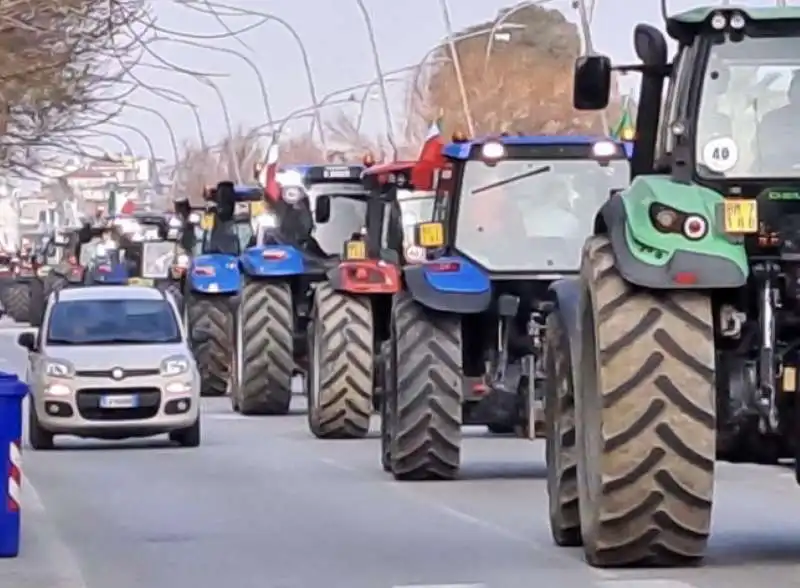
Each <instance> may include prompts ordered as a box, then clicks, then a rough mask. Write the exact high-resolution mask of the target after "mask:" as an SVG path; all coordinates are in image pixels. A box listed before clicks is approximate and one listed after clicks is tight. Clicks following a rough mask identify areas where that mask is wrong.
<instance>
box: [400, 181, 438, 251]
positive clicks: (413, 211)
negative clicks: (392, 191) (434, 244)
mask: <svg viewBox="0 0 800 588" xmlns="http://www.w3.org/2000/svg"><path fill="white" fill-rule="evenodd" d="M399 201H400V212H401V214H402V224H403V242H404V244H405V246H408V245H413V244H414V228H415V226H416V225H417V224H418V223H424V222H427V221H430V220H432V219H433V205H434V203H435V202H436V193H435V192H409V193H408V194H407V195H404V194H401V195H400V196H399Z"/></svg>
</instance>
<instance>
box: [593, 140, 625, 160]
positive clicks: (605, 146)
mask: <svg viewBox="0 0 800 588" xmlns="http://www.w3.org/2000/svg"><path fill="white" fill-rule="evenodd" d="M618 151H619V150H618V148H617V146H616V145H615V144H614V143H612V142H611V141H599V142H597V143H595V144H594V145H592V156H593V157H597V158H598V159H605V158H608V157H614V156H615V155H616V154H617V153H618Z"/></svg>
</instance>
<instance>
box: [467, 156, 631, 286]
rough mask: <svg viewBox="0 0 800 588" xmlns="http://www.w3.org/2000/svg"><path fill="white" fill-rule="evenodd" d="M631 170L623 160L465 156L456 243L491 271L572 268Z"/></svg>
mask: <svg viewBox="0 0 800 588" xmlns="http://www.w3.org/2000/svg"><path fill="white" fill-rule="evenodd" d="M629 173H630V172H629V166H628V162H627V161H626V160H615V161H612V162H611V163H610V164H609V165H605V166H602V165H600V164H598V163H597V162H596V161H594V160H552V161H546V160H540V159H537V160H520V159H508V160H503V161H500V162H498V163H497V164H496V165H494V166H489V165H486V164H485V163H484V162H482V161H468V162H467V164H466V166H465V169H464V173H463V178H462V181H461V192H460V198H459V204H458V220H457V223H456V235H455V246H456V248H457V249H458V250H459V251H461V252H462V253H464V254H465V255H467V256H469V257H471V258H472V259H474V260H475V261H476V262H477V263H479V264H480V265H482V266H484V267H485V268H487V269H489V270H492V271H501V272H512V271H542V272H547V271H575V270H577V268H578V267H579V263H580V251H581V248H582V247H583V242H584V240H585V238H586V236H587V235H589V234H590V233H591V231H592V228H593V223H594V217H595V215H596V213H597V211H598V210H599V209H600V207H601V206H602V204H603V202H604V201H605V200H607V199H608V197H609V193H610V191H611V190H614V189H620V188H624V187H625V186H627V185H628V182H629Z"/></svg>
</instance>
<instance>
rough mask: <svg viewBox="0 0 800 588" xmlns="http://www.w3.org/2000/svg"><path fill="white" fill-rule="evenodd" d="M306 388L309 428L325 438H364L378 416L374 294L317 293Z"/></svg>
mask: <svg viewBox="0 0 800 588" xmlns="http://www.w3.org/2000/svg"><path fill="white" fill-rule="evenodd" d="M308 348H309V352H310V361H309V368H308V378H307V385H306V390H307V394H308V426H309V428H310V429H311V432H312V433H313V434H314V436H315V437H318V438H319V439H361V438H363V437H366V435H367V433H368V432H369V421H370V417H371V416H372V408H373V406H372V394H373V386H374V383H375V382H374V370H375V365H374V362H375V349H374V332H373V323H372V304H371V302H370V299H369V297H366V296H351V295H349V294H344V293H341V292H337V291H335V290H334V289H333V288H331V287H330V286H329V285H328V284H326V283H321V284H319V285H318V286H317V287H316V289H315V291H314V302H313V307H312V314H311V323H310V324H309V344H308Z"/></svg>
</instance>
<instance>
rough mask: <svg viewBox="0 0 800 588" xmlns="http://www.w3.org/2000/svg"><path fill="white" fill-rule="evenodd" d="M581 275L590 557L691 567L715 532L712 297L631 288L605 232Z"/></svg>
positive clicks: (584, 482) (599, 562) (592, 244)
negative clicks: (588, 368)
mask: <svg viewBox="0 0 800 588" xmlns="http://www.w3.org/2000/svg"><path fill="white" fill-rule="evenodd" d="M581 283H582V286H583V288H584V290H583V292H582V298H581V303H580V307H579V313H580V314H579V316H584V314H583V313H584V312H585V311H588V312H589V313H590V315H589V316H591V318H592V321H593V323H594V343H595V345H594V349H595V354H594V358H592V359H591V361H593V362H594V364H595V365H596V369H597V384H598V385H597V390H596V392H594V393H592V392H590V391H588V390H586V389H585V388H584V389H582V393H581V395H580V403H581V405H582V407H580V408H579V413H580V415H581V422H582V428H583V429H584V431H585V433H584V437H583V438H582V445H581V450H582V452H581V453H582V454H581V460H580V461H581V464H582V467H584V468H585V470H586V472H589V471H590V469H593V470H594V472H592V473H593V475H592V479H591V480H590V479H589V477H588V476H586V475H584V476H583V477H582V479H581V480H580V484H581V490H582V492H581V499H580V508H581V523H582V526H583V541H584V550H585V553H586V556H587V560H588V562H589V563H590V564H591V565H594V566H600V567H607V566H620V565H648V566H649V565H689V564H693V563H696V562H697V561H699V560H700V559H701V558H702V556H703V554H704V552H705V548H706V544H707V540H708V536H709V531H710V524H711V508H712V498H713V486H714V460H715V447H716V425H715V420H716V407H715V388H714V380H715V373H714V370H715V348H714V328H713V318H712V309H711V303H710V300H709V298H708V296H707V294H705V293H703V292H696V291H690V290H660V291H653V290H644V289H641V288H637V287H635V286H633V285H631V284H629V283H628V282H626V281H625V280H624V279H623V278H622V277H621V275H620V274H619V271H618V270H617V269H616V267H615V258H614V254H613V251H612V248H611V244H610V242H609V240H608V239H607V238H606V237H604V236H598V237H594V238H591V239H589V240H588V241H587V244H586V246H585V247H584V251H583V261H582V264H581ZM584 330H585V331H590V326H588V327H587V328H585V329H584ZM590 336H591V335H590ZM587 355H588V354H587ZM587 361H590V360H589V359H588V357H586V358H582V363H586V362H587ZM584 369H585V366H584ZM589 394H593V397H592V398H588V395H589ZM586 433H591V435H592V437H591V439H590V438H589V437H587V436H585V434H586ZM592 444H595V449H590V447H591V446H592ZM592 452H595V453H599V455H591V453H592ZM584 491H585V496H586V497H590V496H591V498H592V500H591V501H589V500H586V501H585V500H584ZM590 504H591V506H590ZM585 506H586V507H587V509H586V510H585V509H584V507H585ZM587 520H588V521H590V522H589V523H588V524H587Z"/></svg>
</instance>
